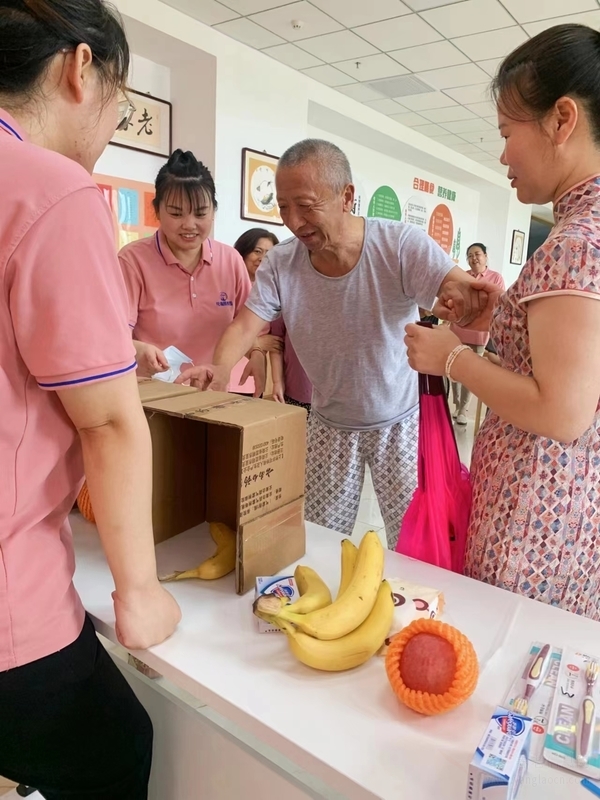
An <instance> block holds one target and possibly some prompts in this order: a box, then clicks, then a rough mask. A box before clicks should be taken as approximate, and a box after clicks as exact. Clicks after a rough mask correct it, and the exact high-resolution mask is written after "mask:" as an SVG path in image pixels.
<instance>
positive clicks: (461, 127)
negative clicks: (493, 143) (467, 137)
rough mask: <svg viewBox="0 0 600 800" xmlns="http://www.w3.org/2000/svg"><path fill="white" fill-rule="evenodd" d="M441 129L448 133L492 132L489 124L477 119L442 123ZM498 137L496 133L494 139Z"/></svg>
mask: <svg viewBox="0 0 600 800" xmlns="http://www.w3.org/2000/svg"><path fill="white" fill-rule="evenodd" d="M441 125H442V127H444V128H445V129H446V130H447V131H450V133H460V134H462V133H478V132H479V131H490V130H493V128H492V126H491V125H490V123H489V122H486V121H485V120H484V119H481V118H480V117H477V118H476V119H462V120H458V121H457V122H442V123H441ZM498 137H499V134H498V132H497V131H496V138H498Z"/></svg>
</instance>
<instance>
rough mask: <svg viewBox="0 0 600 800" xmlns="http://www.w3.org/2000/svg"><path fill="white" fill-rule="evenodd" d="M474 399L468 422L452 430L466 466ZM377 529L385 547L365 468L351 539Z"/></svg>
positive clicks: (473, 426)
mask: <svg viewBox="0 0 600 800" xmlns="http://www.w3.org/2000/svg"><path fill="white" fill-rule="evenodd" d="M475 405H476V401H475V399H473V402H472V408H471V412H470V413H469V417H468V423H467V425H466V426H462V425H455V426H454V431H455V434H456V443H457V445H458V451H459V453H460V458H461V461H462V463H463V464H465V465H466V466H467V467H468V466H469V465H470V463H471V450H472V449H473V436H474V429H475V419H474V411H475ZM373 530H375V531H377V533H379V537H380V539H381V541H382V542H383V544H384V545H385V546H386V547H387V541H386V538H385V530H384V527H383V517H382V516H381V512H380V510H379V503H378V502H377V497H376V496H375V489H374V488H373V481H372V479H371V474H370V472H369V470H368V469H367V474H366V477H365V485H364V488H363V492H362V497H361V501H360V506H359V509H358V518H357V521H356V525H355V526H354V532H353V534H352V539H353V540H354V541H355V542H359V541H360V540H361V539H362V537H363V536H364V534H365V533H366V532H367V531H373Z"/></svg>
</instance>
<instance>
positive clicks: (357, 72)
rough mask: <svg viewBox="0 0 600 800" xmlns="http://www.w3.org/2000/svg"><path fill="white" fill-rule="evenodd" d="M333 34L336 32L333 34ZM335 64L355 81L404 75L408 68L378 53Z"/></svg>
mask: <svg viewBox="0 0 600 800" xmlns="http://www.w3.org/2000/svg"><path fill="white" fill-rule="evenodd" d="M333 35H334V36H335V35H336V34H333ZM335 66H336V67H337V69H341V70H342V72H345V73H346V74H348V75H351V76H352V77H353V78H356V80H357V81H376V80H378V79H379V78H393V77H394V76H395V75H405V74H406V73H407V72H408V70H407V69H405V68H404V67H403V66H402V65H401V64H399V63H398V62H397V61H395V60H394V59H393V58H390V57H389V56H387V55H385V53H379V54H378V55H375V56H366V58H360V59H358V60H356V59H354V58H352V59H350V60H349V61H338V62H337V63H336V64H335Z"/></svg>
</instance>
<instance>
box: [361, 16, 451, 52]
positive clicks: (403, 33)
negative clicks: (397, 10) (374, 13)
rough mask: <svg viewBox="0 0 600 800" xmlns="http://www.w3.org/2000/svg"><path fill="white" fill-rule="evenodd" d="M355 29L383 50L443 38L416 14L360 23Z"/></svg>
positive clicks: (396, 48)
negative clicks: (371, 22)
mask: <svg viewBox="0 0 600 800" xmlns="http://www.w3.org/2000/svg"><path fill="white" fill-rule="evenodd" d="M355 30H356V33H358V34H359V35H360V36H362V37H363V38H364V39H366V40H367V41H368V42H371V44H373V45H375V47H379V49H380V50H383V51H385V52H389V51H390V50H398V49H399V48H401V47H411V46H416V45H420V44H429V42H435V41H438V40H440V39H443V38H444V37H443V36H441V35H440V34H439V33H438V32H437V31H436V30H435V29H434V28H432V27H431V26H430V25H428V24H427V23H426V22H425V20H423V19H421V17H419V16H417V14H410V15H409V16H406V17H397V18H396V19H390V20H386V21H385V22H375V23H374V24H373V25H362V26H361V27H359V28H356V29H355Z"/></svg>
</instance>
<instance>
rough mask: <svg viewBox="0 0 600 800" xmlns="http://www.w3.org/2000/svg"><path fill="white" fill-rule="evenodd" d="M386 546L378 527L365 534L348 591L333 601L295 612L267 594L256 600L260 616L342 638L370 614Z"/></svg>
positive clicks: (321, 635) (311, 632) (321, 636)
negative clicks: (313, 608)
mask: <svg viewBox="0 0 600 800" xmlns="http://www.w3.org/2000/svg"><path fill="white" fill-rule="evenodd" d="M383 561H384V552H383V546H382V544H381V542H380V541H379V536H378V535H377V534H376V533H375V531H369V532H368V533H366V534H365V535H364V536H363V539H362V541H361V543H360V546H359V548H358V554H357V558H356V566H355V568H354V573H353V574H352V580H351V581H350V583H349V585H348V588H347V589H346V591H345V592H344V593H343V594H342V595H341V596H340V597H338V598H337V599H336V600H335V601H334V602H333V603H331V605H328V606H326V607H325V608H320V609H318V610H317V611H311V612H310V613H309V614H295V613H294V612H293V611H290V610H289V609H288V607H287V606H283V607H282V606H281V603H280V602H279V600H278V598H271V597H269V595H265V596H263V597H261V598H259V600H258V601H257V603H256V605H255V613H256V614H257V616H260V617H262V618H263V619H266V618H271V619H272V618H274V617H276V618H277V621H279V620H282V621H284V622H291V623H293V624H294V625H295V626H296V627H297V628H298V629H299V630H300V631H302V632H303V633H307V634H308V635H309V636H314V637H315V638H316V639H324V640H328V639H340V638H341V637H342V636H345V635H346V634H347V633H350V631H353V630H355V629H356V628H358V626H359V625H361V624H362V623H363V622H364V621H365V620H366V618H367V617H368V616H369V614H370V613H371V611H372V610H373V606H374V605H375V598H376V597H377V592H378V590H379V585H380V584H381V579H382V577H383Z"/></svg>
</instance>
